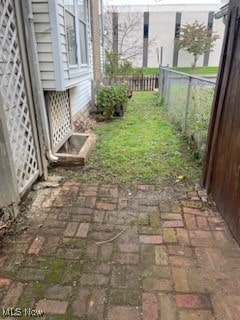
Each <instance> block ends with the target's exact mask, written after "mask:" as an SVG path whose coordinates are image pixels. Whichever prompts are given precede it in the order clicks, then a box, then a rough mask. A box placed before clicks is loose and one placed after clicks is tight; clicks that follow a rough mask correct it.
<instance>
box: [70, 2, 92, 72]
mask: <svg viewBox="0 0 240 320" xmlns="http://www.w3.org/2000/svg"><path fill="white" fill-rule="evenodd" d="M73 3H74V13H72V12H71V11H69V10H68V9H67V6H66V3H65V1H64V20H65V35H66V45H67V57H68V61H67V62H68V67H69V76H70V78H74V77H78V76H79V75H81V74H86V73H87V72H89V67H90V59H89V47H88V44H89V3H88V0H83V4H84V7H85V16H84V20H82V19H80V17H79V11H78V0H73ZM66 12H67V13H68V14H70V15H72V16H74V24H75V39H76V60H77V64H70V62H69V50H68V40H67V32H66ZM80 22H82V23H84V25H85V50H86V61H87V62H86V63H82V56H81V36H80Z"/></svg>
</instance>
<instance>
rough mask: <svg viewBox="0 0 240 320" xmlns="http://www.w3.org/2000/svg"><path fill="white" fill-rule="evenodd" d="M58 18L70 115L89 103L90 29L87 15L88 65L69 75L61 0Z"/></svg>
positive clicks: (91, 75) (90, 90)
mask: <svg viewBox="0 0 240 320" xmlns="http://www.w3.org/2000/svg"><path fill="white" fill-rule="evenodd" d="M58 19H59V25H60V31H61V37H60V39H61V49H62V52H61V54H62V62H63V70H64V84H65V88H69V89H70V90H69V92H70V104H71V112H72V116H74V115H75V114H76V113H78V112H79V111H81V109H83V108H84V107H86V106H87V105H89V104H90V102H91V97H92V93H91V92H92V89H91V80H92V78H93V68H92V59H93V57H92V44H91V30H90V19H89V16H88V29H87V35H88V37H87V38H88V59H89V60H88V61H89V66H88V67H83V68H82V69H81V70H80V72H79V76H77V77H71V75H70V72H69V68H68V58H67V39H66V33H65V27H64V6H63V0H59V2H58Z"/></svg>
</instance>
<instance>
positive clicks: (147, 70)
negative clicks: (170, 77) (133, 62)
mask: <svg viewBox="0 0 240 320" xmlns="http://www.w3.org/2000/svg"><path fill="white" fill-rule="evenodd" d="M156 73H159V68H144V69H143V74H144V75H147V76H148V75H152V74H156Z"/></svg>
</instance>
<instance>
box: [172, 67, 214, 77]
mask: <svg viewBox="0 0 240 320" xmlns="http://www.w3.org/2000/svg"><path fill="white" fill-rule="evenodd" d="M172 69H173V70H176V71H179V72H185V73H190V74H195V75H198V74H202V75H204V74H213V75H216V74H217V73H218V67H198V68H195V69H192V68H178V67H177V68H172Z"/></svg>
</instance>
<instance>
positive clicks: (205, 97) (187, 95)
mask: <svg viewBox="0 0 240 320" xmlns="http://www.w3.org/2000/svg"><path fill="white" fill-rule="evenodd" d="M215 84H216V81H215V80H212V79H204V78H200V77H196V76H192V75H189V74H186V73H182V72H177V71H173V70H171V69H168V68H164V67H160V71H159V92H160V96H161V99H162V103H163V105H164V107H165V109H166V110H167V111H168V113H169V114H170V115H171V116H172V117H173V121H174V123H175V124H176V125H177V126H178V128H179V129H180V130H181V131H182V132H183V133H184V135H185V136H186V137H187V139H188V141H189V142H190V143H191V145H192V146H193V147H194V149H195V150H196V152H197V154H198V155H199V157H200V158H203V156H204V151H205V146H206V140H207V131H208V124H209V119H210V114H211V107H212V101H213V95H214V89H215Z"/></svg>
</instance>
